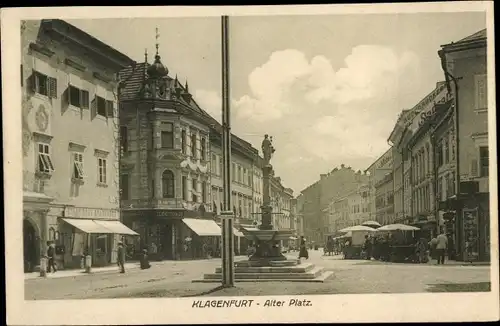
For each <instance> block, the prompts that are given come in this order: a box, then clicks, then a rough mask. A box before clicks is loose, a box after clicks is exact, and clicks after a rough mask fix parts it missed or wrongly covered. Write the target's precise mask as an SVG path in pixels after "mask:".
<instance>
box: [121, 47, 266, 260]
mask: <svg viewBox="0 0 500 326" xmlns="http://www.w3.org/2000/svg"><path fill="white" fill-rule="evenodd" d="M157 49H158V45H157ZM119 103H120V139H121V140H120V141H121V159H120V189H121V212H122V218H123V221H124V223H125V224H126V225H128V226H129V227H130V228H132V229H133V230H134V231H136V232H137V233H139V235H140V236H139V237H137V238H136V239H134V240H133V239H130V241H131V242H133V243H128V244H127V245H128V246H129V247H132V248H133V249H131V250H133V251H134V252H135V253H139V252H140V251H141V250H142V249H148V251H149V252H150V256H151V257H152V259H158V260H162V259H168V260H178V259H195V258H201V257H206V256H207V254H210V256H212V257H213V256H218V255H219V254H220V250H221V248H220V237H221V228H220V221H219V218H218V213H220V211H221V205H222V177H221V174H222V166H221V165H222V155H221V133H222V126H221V125H220V123H219V122H218V121H217V120H215V119H214V118H213V117H211V116H210V115H209V114H208V113H206V112H205V111H204V110H203V109H202V108H200V106H199V105H198V104H197V103H196V101H195V100H194V99H193V97H192V95H191V94H190V92H189V87H188V84H187V82H186V83H185V84H184V85H181V83H180V82H179V80H178V79H177V76H176V77H175V78H172V77H171V76H169V70H168V68H167V67H166V66H165V65H163V63H162V62H161V57H160V55H159V54H158V50H157V53H156V55H155V58H154V62H153V63H152V64H150V63H148V59H147V54H146V58H145V61H144V62H143V63H138V64H137V65H135V66H134V67H130V68H128V69H124V70H123V71H121V73H120V87H119ZM231 148H232V152H233V158H232V169H233V171H232V183H233V185H234V187H233V194H232V195H233V211H234V213H235V230H234V236H235V241H234V243H235V244H236V248H235V252H236V253H239V252H243V250H245V248H244V247H245V246H246V245H247V243H246V242H245V241H244V240H243V234H242V233H241V232H239V231H238V228H239V227H240V226H243V225H247V224H250V225H251V224H252V221H253V220H255V219H256V218H257V216H256V215H255V214H253V213H254V210H255V205H254V202H253V198H254V197H255V196H254V194H255V193H261V192H262V191H261V190H258V189H255V188H256V186H257V185H258V183H257V182H254V181H255V178H254V177H253V175H255V173H254V171H256V170H258V161H259V155H258V151H257V149H255V148H253V147H252V146H251V145H250V144H249V143H248V142H246V141H244V140H242V139H240V138H238V137H236V136H234V135H233V136H232V144H231Z"/></svg>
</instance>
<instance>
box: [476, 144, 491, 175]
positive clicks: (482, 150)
mask: <svg viewBox="0 0 500 326" xmlns="http://www.w3.org/2000/svg"><path fill="white" fill-rule="evenodd" d="M489 159H490V153H489V150H488V147H487V146H482V147H479V166H480V173H481V177H487V176H489V175H490V163H489Z"/></svg>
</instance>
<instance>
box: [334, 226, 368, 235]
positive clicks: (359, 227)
mask: <svg viewBox="0 0 500 326" xmlns="http://www.w3.org/2000/svg"><path fill="white" fill-rule="evenodd" d="M349 231H375V229H374V228H371V227H369V226H365V225H355V226H350V227H347V228H344V229H342V230H340V231H339V232H344V233H346V232H349Z"/></svg>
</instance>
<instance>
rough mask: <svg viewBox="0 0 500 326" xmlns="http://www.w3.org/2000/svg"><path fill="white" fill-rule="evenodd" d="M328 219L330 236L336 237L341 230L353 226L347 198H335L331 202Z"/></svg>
mask: <svg viewBox="0 0 500 326" xmlns="http://www.w3.org/2000/svg"><path fill="white" fill-rule="evenodd" d="M328 217H329V220H328V235H334V234H336V233H337V232H338V231H339V230H341V229H343V228H346V227H348V226H351V221H350V219H349V200H348V198H347V196H342V197H339V198H335V199H334V200H332V201H331V203H330V204H329V205H328Z"/></svg>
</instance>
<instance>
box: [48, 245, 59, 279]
mask: <svg viewBox="0 0 500 326" xmlns="http://www.w3.org/2000/svg"><path fill="white" fill-rule="evenodd" d="M47 245H48V248H47V259H48V261H47V273H50V271H51V270H52V273H55V272H57V269H56V262H55V258H56V245H55V244H54V243H53V242H50V241H49V242H47Z"/></svg>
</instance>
